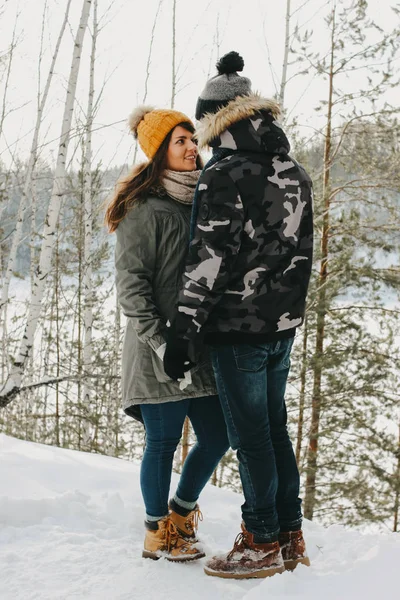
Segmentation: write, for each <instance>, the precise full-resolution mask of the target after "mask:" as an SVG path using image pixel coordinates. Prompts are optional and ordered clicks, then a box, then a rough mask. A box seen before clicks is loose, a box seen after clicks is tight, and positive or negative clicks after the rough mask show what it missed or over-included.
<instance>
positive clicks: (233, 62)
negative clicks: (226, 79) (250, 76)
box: [216, 51, 244, 75]
mask: <svg viewBox="0 0 400 600" xmlns="http://www.w3.org/2000/svg"><path fill="white" fill-rule="evenodd" d="M216 67H217V71H218V74H219V75H229V74H230V73H236V72H237V71H243V67H244V60H243V58H242V57H241V56H240V54H239V53H238V52H234V51H233V52H228V54H225V56H223V57H222V58H220V59H219V61H218V62H217V64H216Z"/></svg>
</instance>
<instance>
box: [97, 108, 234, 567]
mask: <svg viewBox="0 0 400 600" xmlns="http://www.w3.org/2000/svg"><path fill="white" fill-rule="evenodd" d="M129 124H130V128H131V131H132V133H133V134H134V135H135V137H136V138H137V139H138V141H139V144H140V146H141V148H142V150H143V151H144V153H145V154H146V156H147V158H148V159H149V160H148V162H146V163H144V164H142V165H139V166H137V167H135V168H134V170H133V172H132V174H131V175H130V176H129V177H128V178H127V179H125V180H124V181H123V182H122V183H120V184H119V186H118V188H117V191H116V194H115V196H114V198H113V200H112V201H111V204H110V206H109V207H108V210H107V214H106V221H107V224H108V227H109V230H110V231H111V232H112V231H116V234H117V245H116V255H115V256H116V271H117V275H116V284H117V292H118V297H119V302H120V304H121V307H122V310H123V312H124V314H125V315H126V317H127V324H126V332H125V339H124V346H123V353H122V393H123V401H124V408H125V411H126V412H127V414H131V415H132V416H136V417H137V410H138V407H140V413H141V418H142V419H143V422H144V425H145V427H146V447H145V451H144V455H143V460H142V464H141V473H140V483H141V489H142V494H143V499H144V503H145V508H146V520H145V528H146V534H145V540H144V550H143V556H144V557H148V558H153V559H157V558H160V557H161V556H165V557H166V558H167V559H168V560H173V561H182V560H194V559H198V558H201V557H203V556H204V554H203V553H202V552H201V551H200V549H199V548H198V547H196V542H197V537H196V530H197V522H198V519H199V517H201V514H200V511H199V507H198V505H197V499H198V497H199V495H200V492H201V491H202V489H203V487H204V486H205V484H206V483H207V481H208V479H209V478H210V476H211V474H212V472H213V471H214V469H215V467H216V466H217V464H218V462H219V461H220V459H221V458H222V456H223V455H224V454H225V452H226V450H227V449H228V446H229V443H228V439H227V433H226V427H225V422H224V418H223V414H222V410H221V407H220V404H219V399H218V396H217V395H216V390H215V384H214V379H213V376H212V369H211V366H210V364H209V363H208V362H207V361H204V359H203V360H200V361H197V364H198V365H199V366H198V367H197V369H196V370H194V371H193V372H192V383H191V384H190V385H188V386H187V388H185V389H184V390H182V389H181V388H182V387H183V385H182V383H181V384H179V383H178V382H175V381H173V380H172V379H170V378H169V377H168V376H167V375H166V374H165V372H164V369H163V363H162V349H163V345H164V344H165V337H166V336H165V334H166V327H167V321H168V319H169V318H170V317H171V316H172V314H173V309H174V305H175V301H176V298H177V294H178V291H179V288H180V283H181V274H182V270H183V266H184V261H185V256H186V253H187V248H188V243H189V226H190V215H191V204H192V202H193V195H194V191H195V187H196V184H197V180H198V178H199V175H200V171H199V169H200V168H201V161H200V158H199V156H198V151H197V146H196V144H195V142H194V141H193V134H194V127H193V124H192V123H191V121H190V119H189V118H188V117H187V116H186V115H184V114H182V113H180V112H178V111H174V110H155V109H152V108H151V107H139V108H138V109H136V111H134V113H133V114H132V115H131V117H130V121H129ZM157 351H158V354H157ZM186 416H188V417H189V419H190V421H191V423H192V426H193V429H194V431H195V433H196V436H197V443H196V444H195V445H194V447H193V448H192V449H191V451H190V453H189V455H188V456H187V458H186V461H185V464H184V467H183V470H182V474H181V477H180V481H179V485H178V488H177V491H176V494H175V496H174V497H173V498H172V499H171V501H170V502H169V504H168V497H169V488H170V481H171V472H172V464H173V456H174V452H175V450H176V447H177V445H178V443H179V440H180V437H181V433H182V427H183V423H184V420H185V417H186Z"/></svg>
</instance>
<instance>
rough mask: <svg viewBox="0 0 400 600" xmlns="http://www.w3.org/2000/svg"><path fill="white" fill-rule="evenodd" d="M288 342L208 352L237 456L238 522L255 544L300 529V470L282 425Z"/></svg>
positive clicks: (225, 348) (272, 539) (287, 368)
mask: <svg viewBox="0 0 400 600" xmlns="http://www.w3.org/2000/svg"><path fill="white" fill-rule="evenodd" d="M292 344H293V338H290V339H286V340H280V341H276V342H268V343H260V344H257V345H247V344H240V345H229V346H214V347H213V350H212V361H213V368H214V373H215V378H216V382H217V388H218V393H219V397H220V401H221V405H222V410H223V411H224V415H225V421H226V424H227V428H228V436H229V441H230V445H231V447H232V448H233V449H235V450H237V457H238V460H239V471H240V477H241V480H242V486H243V493H244V497H245V503H244V504H243V505H242V516H243V521H244V523H245V525H246V529H247V530H248V531H249V532H250V533H253V534H255V536H256V538H255V539H256V540H257V541H258V542H262V541H264V542H269V541H274V540H276V539H277V537H278V534H279V531H293V530H296V529H300V528H301V522H302V514H301V508H300V507H301V500H300V498H299V497H298V496H299V485H300V479H299V471H298V469H297V464H296V459H295V456H294V452H293V448H292V444H291V442H290V439H289V435H288V431H287V427H286V423H287V414H286V404H285V389H286V381H287V377H288V373H289V367H290V351H291V349H292Z"/></svg>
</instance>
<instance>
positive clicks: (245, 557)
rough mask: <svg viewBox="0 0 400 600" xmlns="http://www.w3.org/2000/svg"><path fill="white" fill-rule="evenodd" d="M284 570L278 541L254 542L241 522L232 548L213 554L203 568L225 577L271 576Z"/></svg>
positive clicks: (210, 572)
mask: <svg viewBox="0 0 400 600" xmlns="http://www.w3.org/2000/svg"><path fill="white" fill-rule="evenodd" d="M284 570H285V565H284V564H283V559H282V554H281V551H280V548H279V543H278V542H271V543H268V544H256V543H254V535H253V534H252V533H249V532H248V531H247V530H246V528H245V526H244V525H243V523H242V532H241V533H239V534H238V536H237V537H236V540H235V543H234V545H233V548H232V550H231V551H230V552H228V554H224V555H222V556H214V557H213V558H212V559H211V560H209V561H207V563H206V566H205V568H204V572H205V573H206V574H207V575H212V576H214V577H224V578H227V579H250V578H253V577H257V578H261V577H271V576H272V575H275V574H276V573H283V572H284Z"/></svg>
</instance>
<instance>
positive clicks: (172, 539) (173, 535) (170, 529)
mask: <svg viewBox="0 0 400 600" xmlns="http://www.w3.org/2000/svg"><path fill="white" fill-rule="evenodd" d="M179 541H180V542H181V543H180V544H179V550H180V551H181V552H187V551H188V550H190V545H189V544H187V543H186V542H185V541H184V540H183V538H182V536H181V535H180V533H179V531H178V529H177V527H176V525H175V524H174V523H173V522H172V521H171V519H168V521H167V526H166V536H165V543H166V546H167V551H168V552H170V551H171V548H175V546H176V545H177V544H178V542H179Z"/></svg>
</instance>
